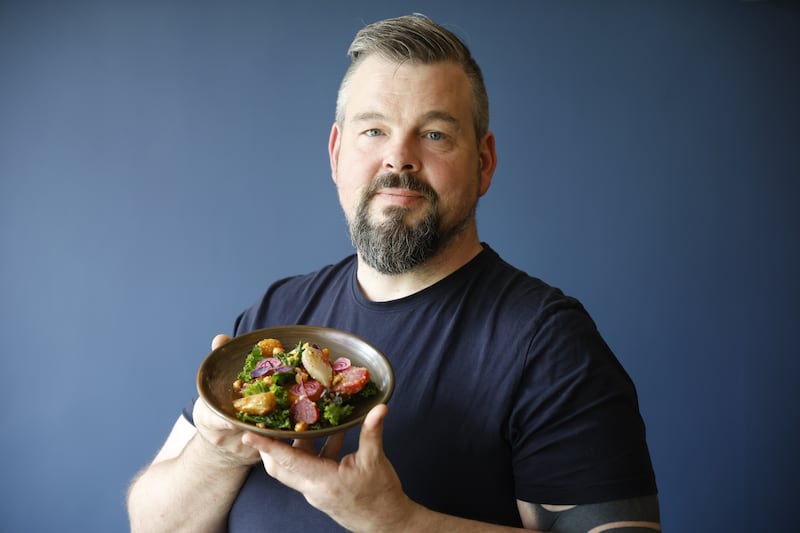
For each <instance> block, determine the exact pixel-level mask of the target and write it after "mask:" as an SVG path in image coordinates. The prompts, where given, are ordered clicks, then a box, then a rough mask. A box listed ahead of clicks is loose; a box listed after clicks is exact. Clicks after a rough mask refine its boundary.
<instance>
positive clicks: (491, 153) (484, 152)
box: [478, 131, 497, 196]
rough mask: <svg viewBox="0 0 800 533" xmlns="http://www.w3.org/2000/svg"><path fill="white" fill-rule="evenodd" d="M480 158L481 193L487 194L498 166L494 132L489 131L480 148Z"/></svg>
mask: <svg viewBox="0 0 800 533" xmlns="http://www.w3.org/2000/svg"><path fill="white" fill-rule="evenodd" d="M478 158H479V162H480V169H481V188H480V195H481V196H483V195H484V194H486V191H488V190H489V185H491V184H492V176H494V171H495V169H496V168H497V150H496V149H495V138H494V133H492V132H491V131H490V132H487V133H486V135H485V136H484V138H483V140H482V141H481V144H480V148H479V149H478Z"/></svg>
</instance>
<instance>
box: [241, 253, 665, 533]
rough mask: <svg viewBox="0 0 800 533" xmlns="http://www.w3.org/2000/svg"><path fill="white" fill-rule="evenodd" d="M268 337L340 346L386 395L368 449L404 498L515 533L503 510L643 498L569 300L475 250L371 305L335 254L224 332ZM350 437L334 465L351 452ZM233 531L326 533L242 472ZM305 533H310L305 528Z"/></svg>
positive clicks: (615, 389)
mask: <svg viewBox="0 0 800 533" xmlns="http://www.w3.org/2000/svg"><path fill="white" fill-rule="evenodd" d="M284 324H311V325H319V326H327V327H333V328H339V329H343V330H346V331H349V332H352V333H354V334H356V335H358V336H360V337H362V338H364V339H366V340H367V341H369V342H370V343H372V344H373V345H375V346H377V347H378V348H379V349H381V350H382V351H383V352H384V354H385V355H386V356H387V357H388V358H389V360H390V361H391V363H392V366H393V368H394V372H395V380H396V386H395V391H394V394H393V396H392V398H391V400H390V401H389V414H388V416H387V418H386V421H385V429H384V439H383V441H384V449H385V451H386V455H387V456H388V458H389V460H390V461H391V462H392V464H393V465H394V467H395V469H396V470H397V473H398V475H399V477H400V480H401V482H402V484H403V489H404V490H405V492H406V493H407V494H408V496H409V497H410V498H412V499H413V500H415V501H417V502H418V503H421V504H423V505H425V506H426V507H428V508H430V509H433V510H436V511H440V512H443V513H447V514H453V515H458V516H462V517H466V518H472V519H476V520H481V521H486V522H492V523H498V524H506V525H510V526H517V527H520V526H521V522H520V518H519V514H518V511H517V506H516V500H517V499H520V500H525V501H529V502H534V503H550V504H579V503H596V502H601V501H609V500H615V499H621V498H628V497H634V496H643V495H649V494H655V493H656V483H655V476H654V474H653V470H652V466H651V463H650V456H649V452H648V449H647V443H646V440H645V428H644V424H643V422H642V419H641V417H640V415H639V408H638V402H637V398H636V391H635V389H634V386H633V383H632V382H631V380H630V378H629V377H628V375H627V374H626V372H625V370H624V369H623V368H622V366H621V365H620V363H619V362H618V360H617V359H616V357H615V356H614V355H613V353H612V352H611V351H610V350H609V348H608V346H607V345H606V343H605V342H604V341H603V339H602V337H601V336H600V334H599V333H598V331H597V328H596V327H595V324H594V322H593V321H592V320H591V318H590V317H589V315H588V314H587V313H586V311H585V310H584V308H583V307H582V306H581V305H580V303H579V302H578V301H576V300H575V299H574V298H570V297H568V296H565V295H564V294H563V293H562V292H561V291H559V290H558V289H555V288H553V287H551V286H549V285H547V284H545V283H544V282H542V281H541V280H538V279H536V278H533V277H531V276H528V275H527V274H525V273H524V272H522V271H520V270H518V269H516V268H514V267H512V266H511V265H509V264H508V263H506V262H505V261H503V260H502V259H501V258H500V257H499V256H498V255H497V254H496V253H495V252H494V251H493V250H492V249H491V248H489V247H488V246H487V245H485V244H484V250H483V251H482V252H481V253H480V254H479V255H478V256H476V257H475V258H474V259H473V260H472V261H471V262H469V263H468V264H467V265H465V266H464V267H462V268H461V269H459V270H458V271H456V272H455V273H453V274H452V275H450V276H448V277H447V278H445V279H443V280H441V281H440V282H438V283H436V284H435V285H433V286H431V287H428V288H427V289H425V290H423V291H421V292H418V293H416V294H413V295H411V296H408V297H406V298H401V299H399V300H393V301H389V302H372V301H369V300H367V299H366V298H365V297H364V296H363V294H362V293H361V291H360V290H359V288H358V282H357V280H356V258H355V256H350V257H348V258H346V259H344V260H343V261H341V262H339V263H337V264H334V265H329V266H327V267H325V268H322V269H321V270H319V271H317V272H314V273H312V274H307V275H302V276H295V277H290V278H287V279H283V280H281V281H278V282H276V283H274V284H273V285H272V286H270V287H269V289H268V290H267V292H266V294H265V295H264V296H263V298H262V299H261V300H260V301H259V302H257V303H256V304H255V305H254V306H253V307H251V308H250V309H248V310H246V311H245V312H244V313H242V315H240V316H239V317H238V318H237V320H236V324H235V328H234V334H235V335H239V334H242V333H246V332H248V331H251V330H254V329H258V328H262V327H268V326H277V325H284ZM357 439H358V430H351V431H350V432H349V435H348V437H347V440H346V443H345V448H344V450H343V453H349V452H351V451H353V450H355V449H356V447H357ZM229 527H230V531H231V532H232V533H235V532H238V531H262V530H273V528H274V530H275V531H295V530H301V529H302V530H304V531H341V528H340V527H339V526H338V525H336V524H335V523H334V522H333V521H332V520H330V519H329V518H328V517H327V516H325V515H324V514H322V513H321V512H319V511H317V510H315V509H314V508H312V507H311V506H310V505H309V504H308V503H307V502H306V501H305V499H304V498H303V497H302V495H300V494H298V493H296V492H294V491H292V490H290V489H288V488H286V487H284V486H283V485H281V484H280V483H279V482H277V481H275V480H273V479H272V478H270V477H269V476H268V475H267V474H266V473H265V472H264V470H263V468H261V467H260V466H258V465H257V466H256V467H255V468H253V470H252V471H251V473H250V476H249V477H248V479H247V480H246V482H245V483H244V485H243V487H242V489H241V491H240V493H239V496H238V498H237V500H236V502H235V504H234V506H233V508H232V509H231V513H230V518H229ZM309 528H310V529H309Z"/></svg>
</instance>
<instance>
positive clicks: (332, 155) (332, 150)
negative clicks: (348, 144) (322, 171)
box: [328, 122, 342, 183]
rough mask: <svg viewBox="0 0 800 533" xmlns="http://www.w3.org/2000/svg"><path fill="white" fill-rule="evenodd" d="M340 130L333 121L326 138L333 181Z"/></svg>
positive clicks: (336, 165) (337, 157)
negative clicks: (329, 134) (329, 133)
mask: <svg viewBox="0 0 800 533" xmlns="http://www.w3.org/2000/svg"><path fill="white" fill-rule="evenodd" d="M341 134H342V132H341V130H339V126H338V125H337V124H336V123H335V122H334V123H333V126H331V136H330V138H329V139H328V159H330V163H331V178H332V179H333V182H334V183H336V171H337V169H338V166H339V147H340V142H341Z"/></svg>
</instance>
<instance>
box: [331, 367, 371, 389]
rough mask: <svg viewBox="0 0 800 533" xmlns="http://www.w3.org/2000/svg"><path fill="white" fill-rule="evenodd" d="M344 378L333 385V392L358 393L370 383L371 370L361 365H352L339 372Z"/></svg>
mask: <svg viewBox="0 0 800 533" xmlns="http://www.w3.org/2000/svg"><path fill="white" fill-rule="evenodd" d="M338 375H339V376H342V380H341V381H339V382H338V383H336V385H334V386H333V388H332V390H333V392H338V393H339V394H347V395H353V394H357V393H358V392H360V391H361V389H363V388H364V385H366V384H367V383H369V370H367V369H366V368H364V367H361V366H351V367H350V368H346V369H345V370H342V371H341V372H339V373H338Z"/></svg>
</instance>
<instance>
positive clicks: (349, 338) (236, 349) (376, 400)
mask: <svg viewBox="0 0 800 533" xmlns="http://www.w3.org/2000/svg"><path fill="white" fill-rule="evenodd" d="M267 338H273V339H278V340H280V341H281V342H282V343H283V345H284V347H285V348H286V350H291V349H292V348H293V347H295V346H296V345H297V343H298V342H300V341H303V342H308V343H311V344H318V345H319V346H320V347H322V348H328V350H330V357H331V361H333V360H335V359H336V358H337V357H348V358H350V361H351V362H352V364H353V365H354V366H363V367H366V368H367V369H368V370H369V372H370V377H371V379H372V381H374V382H375V385H377V387H378V391H379V392H378V393H377V394H375V395H374V396H371V397H369V398H365V399H361V400H360V401H359V402H356V403H354V410H353V412H352V413H351V414H350V415H349V416H347V417H346V418H345V419H344V420H343V421H342V423H341V424H339V425H338V426H332V427H325V428H321V429H309V430H307V431H293V430H285V429H273V428H260V427H258V426H256V425H255V424H250V423H248V422H244V421H242V420H239V419H238V418H236V409H235V408H234V407H233V400H234V399H235V398H237V397H238V396H237V395H236V393H235V392H234V390H233V382H234V381H236V377H237V376H238V375H239V372H241V371H242V367H243V366H244V362H245V359H246V358H247V355H248V354H249V353H250V351H251V350H252V349H253V346H254V345H255V344H256V343H258V341H260V340H261V339H267ZM393 390H394V372H393V370H392V366H391V364H390V363H389V360H388V359H386V356H384V355H383V353H381V351H380V350H378V349H377V348H376V347H375V346H373V345H372V344H370V343H368V342H367V341H365V340H364V339H362V338H360V337H358V336H356V335H353V334H352V333H348V332H346V331H342V330H338V329H333V328H326V327H320V326H306V325H291V326H275V327H270V328H264V329H258V330H254V331H251V332H249V333H245V334H243V335H240V336H238V337H235V338H233V339H231V340H230V341H229V342H228V343H226V344H224V345H222V346H220V347H219V348H217V349H216V350H213V351H212V352H211V353H210V354H208V356H207V357H206V358H205V359H204V360H203V362H202V364H201V365H200V368H199V370H198V371H197V392H198V393H199V394H200V397H201V398H202V399H203V400H204V401H205V402H206V404H207V405H208V406H209V408H210V409H211V410H212V411H213V412H214V413H216V414H217V415H219V416H221V417H222V418H224V419H226V420H227V421H228V422H230V423H231V424H233V425H234V426H236V427H238V428H241V429H243V430H246V431H252V432H254V433H259V434H261V435H266V436H268V437H272V438H277V439H312V438H319V437H326V436H328V435H332V434H334V433H339V432H341V431H344V430H346V429H348V428H351V427H353V426H357V425H359V424H361V422H362V421H363V420H364V417H365V416H366V415H367V412H369V410H370V409H372V408H373V407H374V406H375V405H378V404H381V403H386V402H387V401H388V400H389V398H390V397H391V395H392V392H393Z"/></svg>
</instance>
